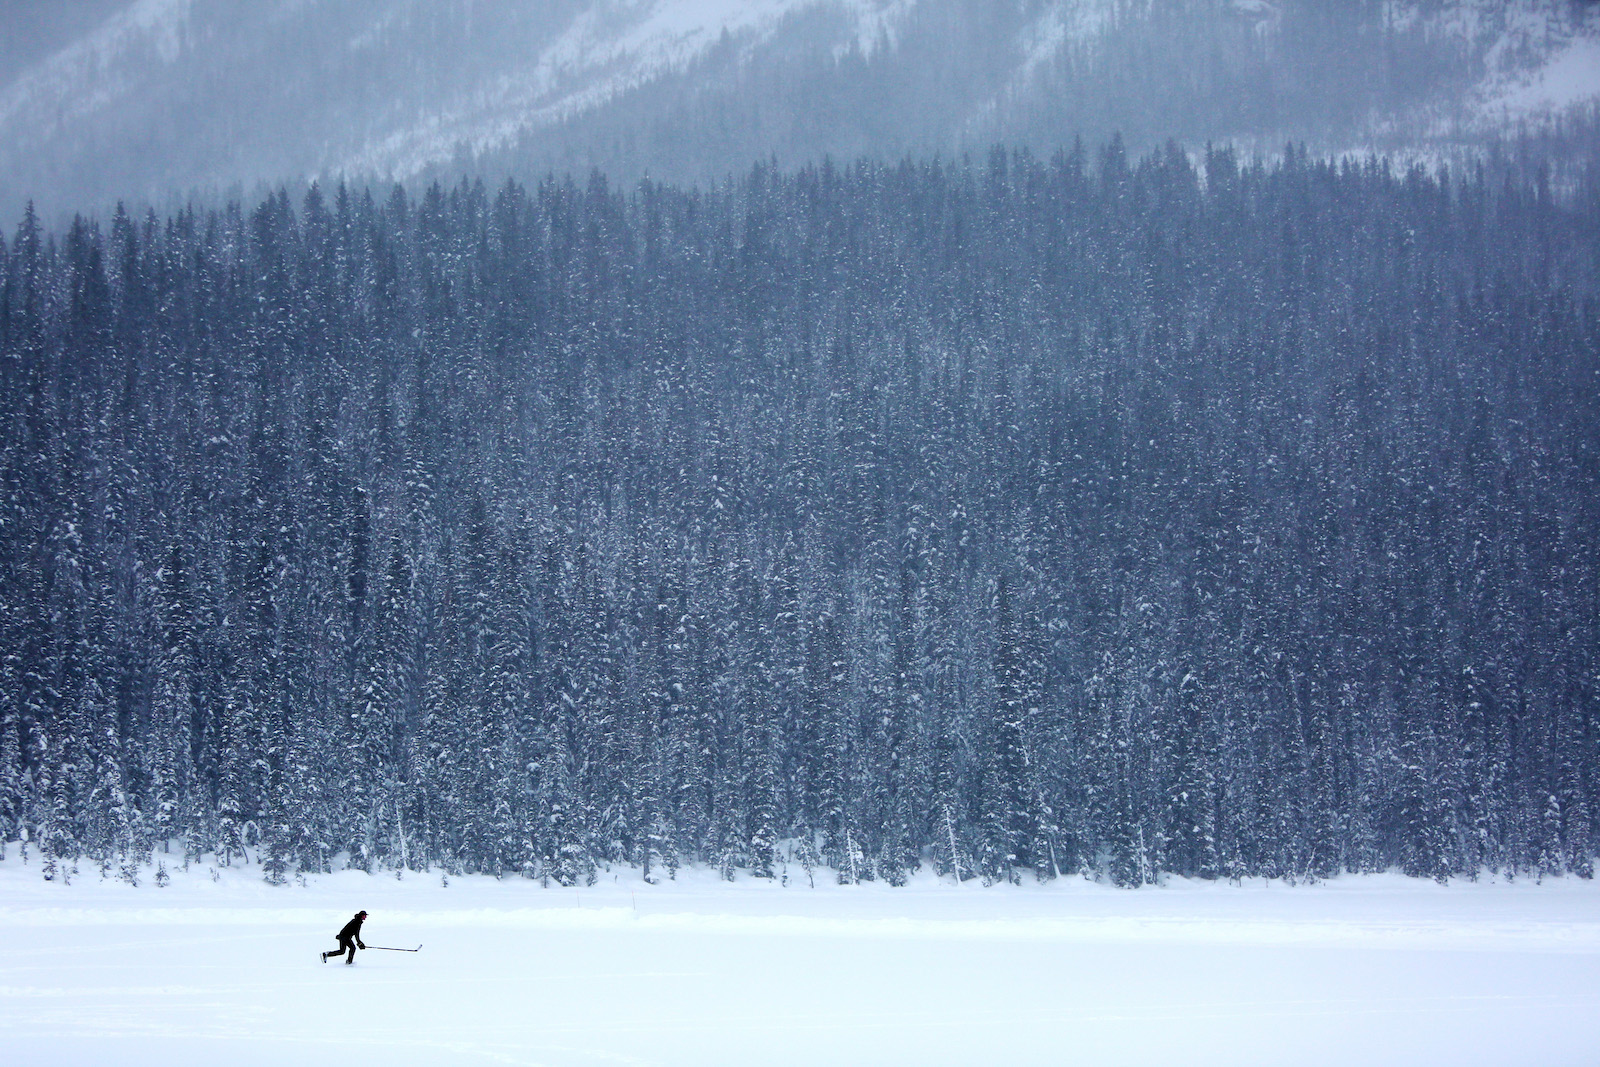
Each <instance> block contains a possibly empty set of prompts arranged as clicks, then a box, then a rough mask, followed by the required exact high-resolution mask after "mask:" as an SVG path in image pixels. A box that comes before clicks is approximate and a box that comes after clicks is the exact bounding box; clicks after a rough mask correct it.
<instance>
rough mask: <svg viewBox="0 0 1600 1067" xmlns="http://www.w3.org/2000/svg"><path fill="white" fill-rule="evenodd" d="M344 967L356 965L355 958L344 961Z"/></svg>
mask: <svg viewBox="0 0 1600 1067" xmlns="http://www.w3.org/2000/svg"><path fill="white" fill-rule="evenodd" d="M344 965H345V966H346V967H354V966H355V965H356V958H355V957H354V956H351V957H350V958H349V959H347V960H345V961H344Z"/></svg>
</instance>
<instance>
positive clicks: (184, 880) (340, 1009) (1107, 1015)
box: [0, 846, 1600, 1067]
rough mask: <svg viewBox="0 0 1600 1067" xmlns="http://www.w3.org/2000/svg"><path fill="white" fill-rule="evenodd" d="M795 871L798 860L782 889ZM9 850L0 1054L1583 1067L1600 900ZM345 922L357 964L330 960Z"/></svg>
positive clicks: (1597, 1032)
mask: <svg viewBox="0 0 1600 1067" xmlns="http://www.w3.org/2000/svg"><path fill="white" fill-rule="evenodd" d="M791 873H793V872H791ZM215 874H216V878H215V880H213V877H212V875H213V872H212V871H211V870H210V868H207V867H200V868H196V869H191V870H190V871H189V872H186V873H185V872H178V873H176V874H175V876H174V879H173V883H172V884H171V885H170V886H167V887H165V888H156V887H154V886H151V885H148V884H146V885H145V886H142V887H140V888H137V889H134V888H131V887H128V886H126V885H124V884H122V883H120V882H116V881H102V880H101V879H100V878H99V875H98V873H97V872H94V871H92V870H85V871H83V872H82V873H81V874H80V875H79V876H78V877H77V878H76V879H75V880H74V881H73V884H72V885H70V886H65V887H63V886H61V885H59V884H47V883H45V882H44V881H42V880H41V879H40V877H39V871H38V866H37V861H35V863H34V864H33V865H31V866H28V867H24V866H22V864H21V863H20V862H19V861H18V857H17V853H16V849H15V846H13V847H12V849H11V850H10V856H9V858H8V859H7V860H6V861H4V862H0V1060H3V1061H4V1062H6V1063H15V1064H23V1063H53V1064H69V1065H70V1064H104V1063H115V1064H119V1065H138V1064H157V1063H160V1064H185V1063H222V1064H227V1065H228V1067H245V1065H249V1064H273V1065H281V1064H284V1063H300V1062H341V1063H358V1064H359V1063H382V1064H386V1065H405V1064H463V1065H472V1064H574V1065H581V1064H697V1065H706V1064H740V1065H743V1064H846V1065H848V1064H884V1065H891V1064H918V1065H932V1064H969V1063H987V1064H998V1063H1034V1064H1057V1063H1060V1064H1066V1063H1086V1064H1090V1063H1092V1064H1158V1065H1160V1064H1169V1065H1174V1067H1190V1065H1196V1064H1212V1063H1216V1064H1223V1063H1226V1064H1230V1065H1240V1064H1267V1063H1273V1064H1278V1063H1286V1064H1295V1065H1297V1067H1306V1065H1315V1064H1339V1065H1344V1064H1390V1063H1421V1062H1428V1063H1448V1064H1456V1065H1460V1064H1495V1065H1498V1067H1504V1065H1509V1064H1522V1063H1538V1064H1541V1065H1543V1067H1559V1065H1564V1064H1571V1065H1592V1064H1597V1063H1600V887H1597V886H1596V885H1595V884H1594V883H1590V882H1580V881H1578V880H1576V879H1554V880H1547V881H1546V882H1545V883H1544V884H1543V885H1533V884H1531V883H1525V882H1518V883H1516V884H1511V885H1508V884H1506V883H1504V882H1499V881H1488V882H1483V883H1478V884H1457V885H1452V886H1450V887H1440V886H1437V885H1434V884H1432V883H1427V882H1417V881H1410V880H1407V879H1402V878H1398V877H1380V878H1361V879H1342V880H1339V881H1336V882H1333V883H1326V884H1322V885H1316V886H1298V887H1288V886H1284V885H1280V884H1262V883H1253V884H1246V885H1244V886H1227V885H1202V884H1184V883H1175V884H1173V885H1169V886H1166V887H1162V888H1159V889H1143V890H1137V891H1127V890H1116V889H1112V888H1108V887H1104V886H1098V885H1093V884H1090V883H1087V882H1084V881H1081V880H1075V879H1072V880H1065V881H1063V882H1060V883H1057V884H1053V885H1046V886H1032V885H1029V886H1024V887H1021V888H999V887H997V888H991V889H983V888H980V887H978V886H975V885H970V884H969V885H965V886H961V887H955V886H953V885H951V884H949V883H948V882H947V883H943V884H941V883H939V882H938V881H936V880H934V879H932V878H928V879H925V880H922V881H919V882H916V883H914V884H913V885H912V886H910V887H908V888H904V889H892V888H889V887H886V886H881V885H869V886H858V887H839V886H836V885H827V886H822V885H819V886H818V888H815V889H811V888H806V887H805V886H804V877H803V876H802V877H801V878H800V879H799V881H800V883H801V884H799V885H796V884H794V880H793V879H792V880H791V884H790V885H789V886H788V887H783V886H780V885H775V884H771V883H765V882H760V881H756V880H752V879H748V878H745V879H741V880H739V881H736V882H734V883H731V884H730V883H725V882H719V881H717V880H716V879H715V878H714V877H713V876H711V875H709V874H707V873H704V872H684V873H683V874H681V875H680V878H679V880H678V881H676V882H674V883H668V884H664V885H659V886H650V885H646V884H644V883H643V882H641V881H640V880H639V878H638V876H637V874H636V873H635V872H612V873H607V874H606V875H605V876H604V879H603V880H602V882H601V883H600V884H598V885H596V886H594V887H592V888H586V889H580V890H572V889H555V888H552V889H541V888H539V887H538V886H537V885H536V884H534V883H530V882H527V881H523V880H520V879H508V880H506V881H501V882H496V881H494V880H492V879H483V878H460V879H453V880H451V882H450V884H449V885H448V886H444V885H442V884H441V879H440V877H439V876H438V875H437V874H435V875H431V876H423V875H407V876H406V877H405V878H404V879H403V880H397V879H396V878H394V877H393V876H392V875H387V876H368V875H364V874H360V873H354V872H347V873H343V874H339V875H334V876H328V877H323V878H318V879H314V880H312V881H311V882H310V884H309V885H306V886H292V887H285V888H277V889H275V888H272V887H269V886H267V885H265V884H263V883H262V881H261V878H260V869H259V868H257V867H248V868H244V869H232V870H226V871H220V872H215ZM359 908H365V909H366V910H367V911H369V912H371V917H370V918H369V919H368V921H367V928H366V934H365V936H366V940H367V943H368V944H369V945H391V946H398V947H405V948H410V947H415V946H417V945H418V944H421V946H422V951H421V952H418V953H414V954H411V953H399V952H381V951H377V950H369V951H367V952H365V953H362V954H361V955H360V956H359V958H358V961H357V964H356V966H354V967H344V966H342V965H337V964H331V963H330V964H328V965H323V964H321V963H319V962H318V958H317V956H318V953H319V952H320V951H321V950H322V949H324V948H328V947H331V946H332V944H333V936H332V935H333V933H334V931H336V930H337V929H338V928H339V927H340V926H341V925H342V924H343V923H344V922H345V921H346V920H348V919H349V917H350V915H351V914H352V913H353V912H355V911H356V910H357V909H359Z"/></svg>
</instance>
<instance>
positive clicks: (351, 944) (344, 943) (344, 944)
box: [339, 941, 356, 963]
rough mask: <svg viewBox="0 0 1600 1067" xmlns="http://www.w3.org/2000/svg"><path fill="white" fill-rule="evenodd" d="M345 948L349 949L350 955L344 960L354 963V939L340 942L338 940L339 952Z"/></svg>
mask: <svg viewBox="0 0 1600 1067" xmlns="http://www.w3.org/2000/svg"><path fill="white" fill-rule="evenodd" d="M346 949H348V950H349V952H350V957H349V958H348V959H346V960H345V962H346V963H354V962H355V961H356V943H355V942H354V941H341V942H339V950H340V951H341V952H343V951H345V950H346Z"/></svg>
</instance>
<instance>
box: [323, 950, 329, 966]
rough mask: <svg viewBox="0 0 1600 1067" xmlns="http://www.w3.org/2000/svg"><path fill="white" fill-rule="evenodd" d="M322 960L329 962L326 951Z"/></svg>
mask: <svg viewBox="0 0 1600 1067" xmlns="http://www.w3.org/2000/svg"><path fill="white" fill-rule="evenodd" d="M322 962H323V963H327V962H328V954H327V953H326V952H324V953H323V954H322Z"/></svg>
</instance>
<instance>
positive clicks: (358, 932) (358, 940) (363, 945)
mask: <svg viewBox="0 0 1600 1067" xmlns="http://www.w3.org/2000/svg"><path fill="white" fill-rule="evenodd" d="M356 944H357V945H358V946H360V947H361V948H362V949H365V948H366V947H367V943H366V942H365V941H363V940H361V927H359V926H358V927H356Z"/></svg>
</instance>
